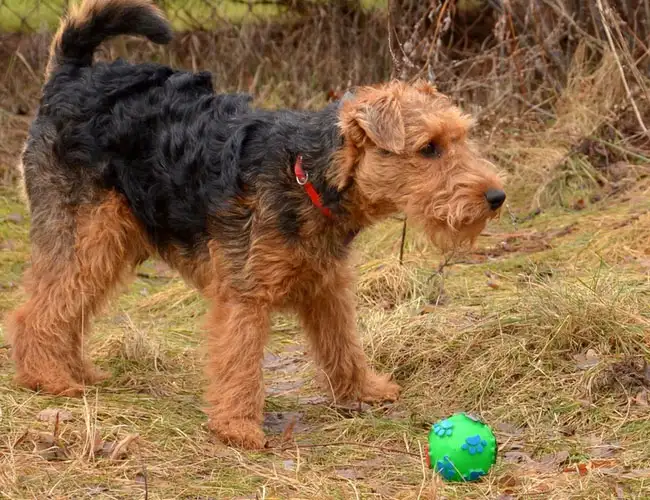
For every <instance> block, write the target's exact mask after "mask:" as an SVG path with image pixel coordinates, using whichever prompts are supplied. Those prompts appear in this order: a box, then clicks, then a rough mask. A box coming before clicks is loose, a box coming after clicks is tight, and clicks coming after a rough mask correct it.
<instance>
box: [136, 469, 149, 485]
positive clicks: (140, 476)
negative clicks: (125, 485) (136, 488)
mask: <svg viewBox="0 0 650 500" xmlns="http://www.w3.org/2000/svg"><path fill="white" fill-rule="evenodd" d="M135 482H136V484H142V485H143V486H144V485H146V484H147V476H145V475H144V473H142V472H138V473H137V474H136V475H135Z"/></svg>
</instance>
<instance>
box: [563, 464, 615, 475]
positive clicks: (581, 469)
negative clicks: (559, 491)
mask: <svg viewBox="0 0 650 500" xmlns="http://www.w3.org/2000/svg"><path fill="white" fill-rule="evenodd" d="M617 465H618V464H617V462H616V461H615V460H591V461H589V462H581V463H579V464H574V465H570V466H569V467H565V468H564V472H577V473H578V474H580V475H581V476H584V475H586V474H588V473H589V471H591V470H594V469H615V468H616V466H617Z"/></svg>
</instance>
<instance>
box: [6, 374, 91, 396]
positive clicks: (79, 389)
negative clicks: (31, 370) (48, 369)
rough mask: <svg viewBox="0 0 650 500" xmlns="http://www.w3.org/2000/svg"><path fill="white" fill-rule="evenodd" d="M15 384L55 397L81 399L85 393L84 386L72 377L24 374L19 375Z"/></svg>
mask: <svg viewBox="0 0 650 500" xmlns="http://www.w3.org/2000/svg"><path fill="white" fill-rule="evenodd" d="M15 382H16V383H17V384H18V385H20V386H22V387H26V388H27V389H31V390H32V391H38V392H41V393H43V394H51V395H53V396H68V397H79V396H81V395H82V394H83V393H84V386H83V385H82V384H79V383H78V382H76V381H75V380H74V379H72V378H71V377H66V376H64V375H62V374H57V376H56V377H51V378H44V377H34V376H30V375H27V374H24V373H20V372H19V373H18V374H17V375H16V378H15Z"/></svg>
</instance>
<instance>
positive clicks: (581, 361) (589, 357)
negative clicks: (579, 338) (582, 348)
mask: <svg viewBox="0 0 650 500" xmlns="http://www.w3.org/2000/svg"><path fill="white" fill-rule="evenodd" d="M573 359H574V360H575V361H576V366H577V367H578V368H579V369H580V370H588V369H589V368H591V367H593V366H596V365H597V364H598V363H599V362H600V358H599V356H598V353H597V352H596V351H594V350H593V349H589V350H588V351H587V352H586V353H585V354H576V355H575V356H573Z"/></svg>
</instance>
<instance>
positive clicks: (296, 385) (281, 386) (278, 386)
mask: <svg viewBox="0 0 650 500" xmlns="http://www.w3.org/2000/svg"><path fill="white" fill-rule="evenodd" d="M304 385H305V381H304V380H287V381H284V382H277V383H275V384H273V385H272V386H271V387H269V388H268V389H267V390H266V393H267V394H269V395H272V396H277V395H279V394H287V393H290V392H292V391H295V390H296V389H300V388H301V387H302V386H304Z"/></svg>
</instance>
